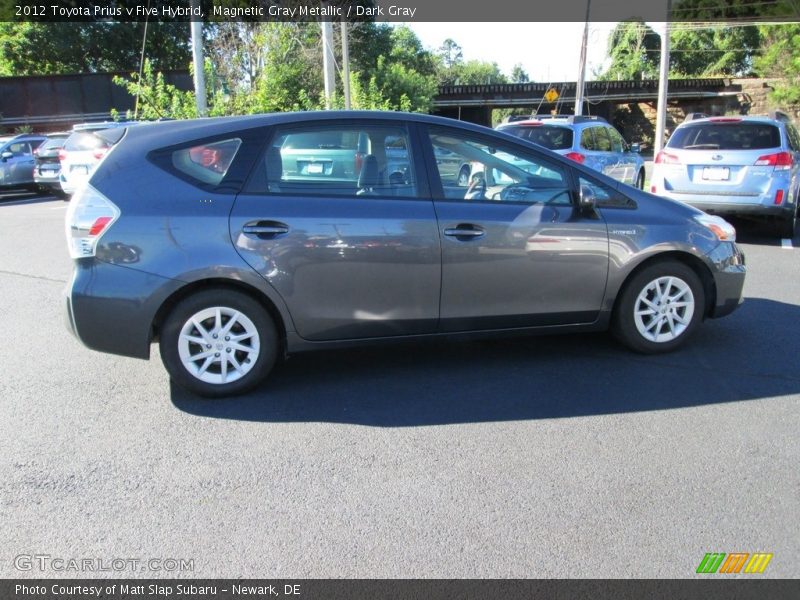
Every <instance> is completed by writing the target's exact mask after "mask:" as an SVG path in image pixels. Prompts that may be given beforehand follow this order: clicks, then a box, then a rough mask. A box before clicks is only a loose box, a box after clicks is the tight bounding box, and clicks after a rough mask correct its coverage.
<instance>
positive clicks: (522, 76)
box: [511, 63, 531, 83]
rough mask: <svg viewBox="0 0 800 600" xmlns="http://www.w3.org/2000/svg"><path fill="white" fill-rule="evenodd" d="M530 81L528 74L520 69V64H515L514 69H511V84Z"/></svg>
mask: <svg viewBox="0 0 800 600" xmlns="http://www.w3.org/2000/svg"><path fill="white" fill-rule="evenodd" d="M530 80H531V78H530V76H529V75H528V72H527V71H526V70H525V69H524V68H523V67H522V65H521V64H519V63H517V64H516V65H514V68H513V69H511V81H512V82H513V83H528V82H529V81H530Z"/></svg>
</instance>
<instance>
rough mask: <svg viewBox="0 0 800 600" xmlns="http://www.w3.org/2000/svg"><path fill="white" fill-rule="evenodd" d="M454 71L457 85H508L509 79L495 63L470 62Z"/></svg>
mask: <svg viewBox="0 0 800 600" xmlns="http://www.w3.org/2000/svg"><path fill="white" fill-rule="evenodd" d="M454 71H455V75H456V79H455V83H456V84H457V85H482V84H492V83H508V79H507V78H506V76H505V75H503V72H502V71H501V70H500V67H498V66H497V63H494V62H491V63H490V62H484V61H480V60H470V61H467V62H464V63H461V64H459V65H458V66H457V67H456V68H455V69H454Z"/></svg>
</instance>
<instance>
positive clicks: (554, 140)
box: [501, 125, 572, 150]
mask: <svg viewBox="0 0 800 600" xmlns="http://www.w3.org/2000/svg"><path fill="white" fill-rule="evenodd" d="M501 131H503V133H510V134H511V135H515V136H517V137H519V138H522V139H523V140H528V141H530V142H533V143H534V144H539V145H540V146H544V147H545V148H549V149H550V150H568V149H570V148H572V130H571V129H569V128H567V127H555V126H548V125H538V126H533V127H531V126H525V125H511V126H509V127H503V129H502V130H501Z"/></svg>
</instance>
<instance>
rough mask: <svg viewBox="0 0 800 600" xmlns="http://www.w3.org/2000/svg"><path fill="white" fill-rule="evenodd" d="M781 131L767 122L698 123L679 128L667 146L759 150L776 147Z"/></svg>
mask: <svg viewBox="0 0 800 600" xmlns="http://www.w3.org/2000/svg"><path fill="white" fill-rule="evenodd" d="M780 145H781V134H780V131H779V130H778V128H777V127H776V126H775V125H770V124H769V123H698V124H696V125H687V126H686V127H679V128H678V129H676V130H675V133H673V134H672V137H671V138H670V140H669V142H668V143H667V146H668V147H669V148H676V149H683V150H693V149H694V150H762V149H765V148H779V147H780Z"/></svg>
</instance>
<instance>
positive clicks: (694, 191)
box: [650, 116, 800, 238]
mask: <svg viewBox="0 0 800 600" xmlns="http://www.w3.org/2000/svg"><path fill="white" fill-rule="evenodd" d="M799 173H800V135H798V132H797V130H796V129H795V127H794V125H792V124H791V123H790V122H789V121H788V119H783V118H773V117H756V116H743V117H708V118H699V119H692V120H690V121H685V122H683V123H681V124H680V125H679V126H678V127H677V128H675V131H674V132H673V134H672V136H671V137H670V139H669V141H668V142H667V144H666V146H665V147H664V149H663V150H662V151H661V152H659V154H658V155H657V156H656V157H655V164H654V166H653V175H652V178H651V180H650V184H651V187H650V191H651V192H653V193H654V194H658V195H659V196H664V197H665V198H671V199H673V200H680V201H682V202H686V203H687V204H690V205H692V206H695V207H697V208H699V209H702V210H704V211H706V212H708V213H712V214H721V215H731V216H737V217H750V218H757V219H771V220H772V221H773V222H774V223H775V224H776V225H777V227H776V233H777V234H778V235H779V236H781V237H788V238H791V237H793V236H794V234H795V232H796V230H797V211H798V194H800V177H798V174H799Z"/></svg>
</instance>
